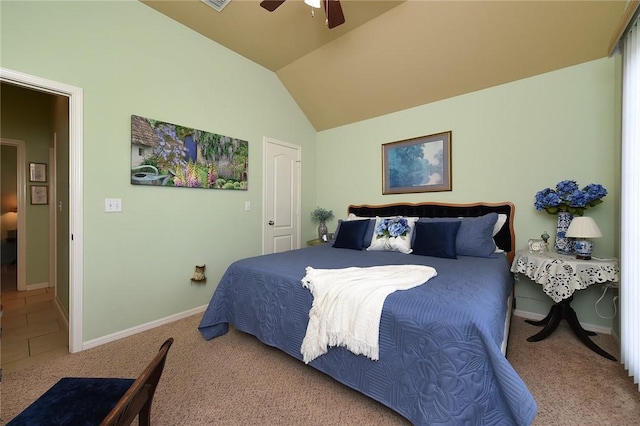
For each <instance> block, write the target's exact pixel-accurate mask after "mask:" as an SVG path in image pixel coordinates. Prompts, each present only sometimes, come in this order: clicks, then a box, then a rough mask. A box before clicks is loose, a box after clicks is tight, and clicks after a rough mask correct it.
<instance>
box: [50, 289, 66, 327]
mask: <svg viewBox="0 0 640 426" xmlns="http://www.w3.org/2000/svg"><path fill="white" fill-rule="evenodd" d="M53 304H54V306H55V307H56V309H57V310H58V315H59V316H60V319H61V320H62V322H64V326H65V328H66V329H67V330H69V315H68V314H67V313H66V312H65V311H64V308H63V307H62V303H61V302H60V299H58V298H57V297H56V298H55V299H53Z"/></svg>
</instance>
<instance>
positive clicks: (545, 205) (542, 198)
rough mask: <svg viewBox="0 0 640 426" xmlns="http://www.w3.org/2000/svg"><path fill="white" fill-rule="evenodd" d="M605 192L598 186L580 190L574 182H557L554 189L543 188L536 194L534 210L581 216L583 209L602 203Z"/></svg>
mask: <svg viewBox="0 0 640 426" xmlns="http://www.w3.org/2000/svg"><path fill="white" fill-rule="evenodd" d="M605 195H607V190H606V189H605V188H604V187H603V186H602V185H600V184H597V183H590V184H589V185H587V186H585V187H584V188H582V189H580V187H579V186H578V184H577V183H576V181H575V180H563V181H561V182H558V184H557V185H556V187H555V188H545V189H543V190H542V191H539V192H538V193H536V201H535V203H534V206H535V207H536V210H545V211H546V212H547V213H549V214H556V213H558V212H569V213H571V214H574V215H578V216H582V215H583V214H584V211H585V209H587V208H589V207H595V206H597V205H598V204H601V203H602V198H603V197H604V196H605Z"/></svg>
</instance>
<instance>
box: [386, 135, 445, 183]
mask: <svg viewBox="0 0 640 426" xmlns="http://www.w3.org/2000/svg"><path fill="white" fill-rule="evenodd" d="M451 133H452V132H451V131H448V132H442V133H436V134H433V135H428V136H421V137H418V138H413V139H407V140H403V141H398V142H390V143H385V144H383V145H382V193H383V194H407V193H412V192H439V191H451Z"/></svg>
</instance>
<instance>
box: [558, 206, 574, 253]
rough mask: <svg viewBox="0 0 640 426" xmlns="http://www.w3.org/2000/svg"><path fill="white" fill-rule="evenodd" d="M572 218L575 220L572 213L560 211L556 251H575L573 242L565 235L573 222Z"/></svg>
mask: <svg viewBox="0 0 640 426" xmlns="http://www.w3.org/2000/svg"><path fill="white" fill-rule="evenodd" d="M571 220H573V215H572V214H571V213H569V212H559V213H558V227H557V228H556V243H555V249H556V252H558V253H560V254H571V253H573V242H572V241H571V240H570V239H569V238H567V237H565V235H566V233H567V229H569V225H570V224H571Z"/></svg>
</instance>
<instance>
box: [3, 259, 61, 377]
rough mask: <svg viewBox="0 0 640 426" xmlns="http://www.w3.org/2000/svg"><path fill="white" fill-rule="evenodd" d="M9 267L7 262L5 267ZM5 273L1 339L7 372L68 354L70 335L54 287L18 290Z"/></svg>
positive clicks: (4, 365)
mask: <svg viewBox="0 0 640 426" xmlns="http://www.w3.org/2000/svg"><path fill="white" fill-rule="evenodd" d="M3 268H6V265H5V266H3ZM7 279H10V276H8V275H7V273H6V271H3V274H2V281H3V282H2V294H1V299H2V309H3V312H2V317H1V318H0V321H2V322H1V327H2V339H1V341H0V344H1V346H2V349H1V358H0V365H1V367H2V372H3V373H4V374H6V373H9V372H13V371H18V370H20V369H22V368H25V367H27V366H30V365H33V364H38V363H41V362H46V361H48V360H50V359H53V358H57V357H60V356H63V355H65V354H68V353H69V335H68V330H67V327H66V324H65V322H64V321H63V320H62V319H61V318H60V314H59V313H58V310H57V308H56V307H55V305H54V302H53V299H54V296H55V292H54V289H53V288H46V289H39V290H31V291H20V292H19V291H16V290H15V285H14V286H13V287H11V286H10V285H7V282H6V280H7Z"/></svg>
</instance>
